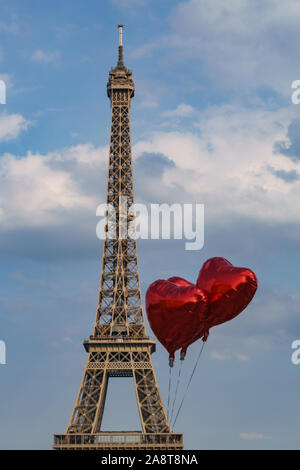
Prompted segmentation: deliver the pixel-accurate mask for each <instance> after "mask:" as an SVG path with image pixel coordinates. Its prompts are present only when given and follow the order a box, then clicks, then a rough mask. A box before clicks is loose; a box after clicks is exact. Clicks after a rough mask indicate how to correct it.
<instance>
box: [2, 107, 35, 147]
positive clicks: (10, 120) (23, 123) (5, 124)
mask: <svg viewBox="0 0 300 470" xmlns="http://www.w3.org/2000/svg"><path fill="white" fill-rule="evenodd" d="M30 124H31V122H30V121H28V120H26V119H25V118H24V117H23V116H22V115H21V114H5V113H4V114H1V115H0V141H1V140H11V139H15V138H16V137H18V135H19V134H20V133H21V132H22V131H26V129H27V128H28V126H29V125H30Z"/></svg>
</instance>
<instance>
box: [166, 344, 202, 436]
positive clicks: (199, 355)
mask: <svg viewBox="0 0 300 470" xmlns="http://www.w3.org/2000/svg"><path fill="white" fill-rule="evenodd" d="M204 344H205V342H204V341H203V343H202V347H201V349H200V352H199V354H198V357H197V360H196V363H195V366H194V369H193V372H192V375H191V377H190V380H189V383H188V384H187V387H186V390H185V393H184V395H183V398H182V400H181V403H180V407H179V409H178V411H177V415H176V418H175V421H174V423H173V426H172V427H173V428H174V426H175V424H176V421H177V418H178V416H179V413H180V410H181V408H182V405H183V402H184V400H185V397H186V395H187V392H188V389H189V386H190V384H191V381H192V378H193V376H194V374H195V370H196V368H197V365H198V362H199V359H200V357H201V354H202V352H203V348H204Z"/></svg>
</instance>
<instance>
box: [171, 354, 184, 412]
mask: <svg viewBox="0 0 300 470" xmlns="http://www.w3.org/2000/svg"><path fill="white" fill-rule="evenodd" d="M182 364H183V361H180V367H179V371H178V377H177V384H176V390H175V396H174V400H173V405H172V412H171V418H170V421H172V418H173V414H174V407H175V403H176V398H177V392H178V387H179V382H180V376H181V370H182Z"/></svg>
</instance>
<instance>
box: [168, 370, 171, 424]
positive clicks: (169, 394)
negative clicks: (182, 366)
mask: <svg viewBox="0 0 300 470" xmlns="http://www.w3.org/2000/svg"><path fill="white" fill-rule="evenodd" d="M171 381H172V367H170V366H169V393H168V411H167V417H168V421H169V408H170V397H171Z"/></svg>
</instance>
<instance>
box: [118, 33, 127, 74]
mask: <svg viewBox="0 0 300 470" xmlns="http://www.w3.org/2000/svg"><path fill="white" fill-rule="evenodd" d="M118 28H119V61H118V67H121V68H123V67H125V65H124V57H123V28H124V25H123V24H119V25H118Z"/></svg>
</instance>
